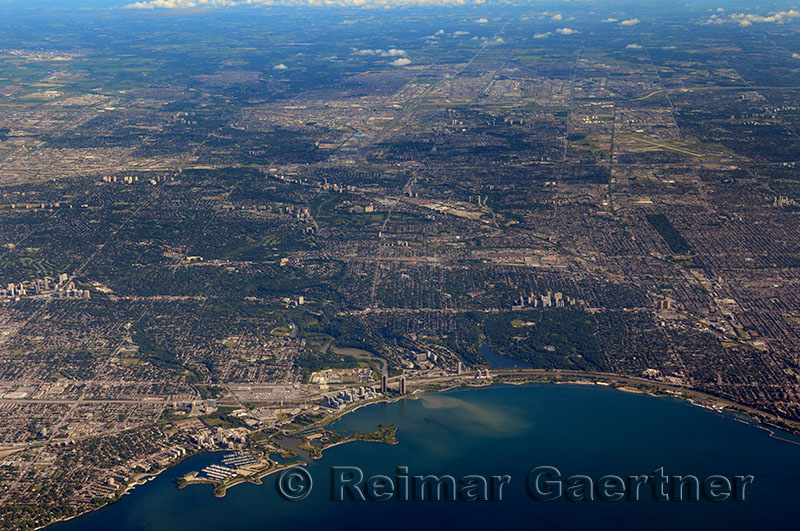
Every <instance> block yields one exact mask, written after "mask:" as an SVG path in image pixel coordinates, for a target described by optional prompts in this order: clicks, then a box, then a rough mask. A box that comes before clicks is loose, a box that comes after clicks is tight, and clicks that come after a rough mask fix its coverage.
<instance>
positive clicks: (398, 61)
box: [389, 57, 411, 66]
mask: <svg viewBox="0 0 800 531" xmlns="http://www.w3.org/2000/svg"><path fill="white" fill-rule="evenodd" d="M389 64H391V65H392V66H406V65H410V64H411V59H409V58H408V57H401V58H400V59H395V60H394V61H392V62H391V63H389Z"/></svg>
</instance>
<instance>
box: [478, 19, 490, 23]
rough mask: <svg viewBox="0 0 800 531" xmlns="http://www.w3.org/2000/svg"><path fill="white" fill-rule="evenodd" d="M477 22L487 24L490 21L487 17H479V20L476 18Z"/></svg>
mask: <svg viewBox="0 0 800 531" xmlns="http://www.w3.org/2000/svg"><path fill="white" fill-rule="evenodd" d="M475 22H476V23H477V24H486V23H487V22H489V21H488V20H487V19H485V18H479V19H478V20H476V21H475Z"/></svg>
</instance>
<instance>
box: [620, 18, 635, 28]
mask: <svg viewBox="0 0 800 531" xmlns="http://www.w3.org/2000/svg"><path fill="white" fill-rule="evenodd" d="M639 22H640V20H639V19H638V18H629V19H628V20H623V21H622V22H620V23H619V25H620V26H635V25H636V24H638V23H639Z"/></svg>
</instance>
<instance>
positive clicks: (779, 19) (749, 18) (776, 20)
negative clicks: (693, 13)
mask: <svg viewBox="0 0 800 531" xmlns="http://www.w3.org/2000/svg"><path fill="white" fill-rule="evenodd" d="M798 17H800V11H798V10H796V9H789V10H788V11H773V12H771V13H768V14H766V15H754V14H752V13H732V14H730V15H728V16H727V17H721V16H719V15H711V16H710V17H708V18H707V19H706V20H705V21H703V24H725V23H726V22H727V23H731V24H738V25H739V26H742V27H743V28H746V27H748V26H752V25H753V24H768V23H772V24H783V23H785V22H786V21H788V20H791V19H794V18H798Z"/></svg>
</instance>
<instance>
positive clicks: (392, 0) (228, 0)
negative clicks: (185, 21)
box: [124, 0, 484, 10]
mask: <svg viewBox="0 0 800 531" xmlns="http://www.w3.org/2000/svg"><path fill="white" fill-rule="evenodd" d="M482 3H484V2H483V0H140V1H139V2H133V3H130V4H127V5H125V6H124V7H125V8H127V9H148V10H153V9H193V8H209V7H235V6H254V5H263V6H274V5H292V6H313V7H325V6H339V7H385V8H391V7H403V6H418V5H428V6H442V5H464V4H482Z"/></svg>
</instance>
